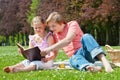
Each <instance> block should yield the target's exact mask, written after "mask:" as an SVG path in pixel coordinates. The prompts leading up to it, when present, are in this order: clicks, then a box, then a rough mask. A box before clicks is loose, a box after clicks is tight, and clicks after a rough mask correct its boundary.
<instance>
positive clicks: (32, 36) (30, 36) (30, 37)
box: [28, 34, 36, 40]
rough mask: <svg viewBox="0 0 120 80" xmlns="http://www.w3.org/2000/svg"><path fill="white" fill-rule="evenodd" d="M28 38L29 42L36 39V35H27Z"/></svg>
mask: <svg viewBox="0 0 120 80" xmlns="http://www.w3.org/2000/svg"><path fill="white" fill-rule="evenodd" d="M28 37H29V39H30V40H33V39H34V38H35V37H36V35H35V34H34V35H29V36H28Z"/></svg>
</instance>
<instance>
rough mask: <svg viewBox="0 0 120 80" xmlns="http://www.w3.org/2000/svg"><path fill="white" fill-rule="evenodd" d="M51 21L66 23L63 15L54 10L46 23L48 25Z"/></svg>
mask: <svg viewBox="0 0 120 80" xmlns="http://www.w3.org/2000/svg"><path fill="white" fill-rule="evenodd" d="M49 22H57V23H59V24H61V23H64V24H66V22H65V20H64V19H63V17H62V15H60V14H59V13H58V12H52V13H51V14H50V15H49V16H48V18H47V20H46V24H47V25H48V23H49Z"/></svg>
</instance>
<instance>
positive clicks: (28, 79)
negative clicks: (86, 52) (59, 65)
mask: <svg viewBox="0 0 120 80" xmlns="http://www.w3.org/2000/svg"><path fill="white" fill-rule="evenodd" d="M53 11H58V12H59V13H61V14H62V15H63V16H64V17H65V19H66V20H67V21H71V20H77V21H78V22H79V24H80V26H81V28H82V30H83V31H84V33H91V34H92V35H93V36H94V38H95V39H96V40H97V41H98V43H99V44H100V45H102V48H103V49H104V50H105V47H104V45H105V44H109V45H111V47H112V48H114V49H120V0H0V80H120V77H119V74H120V68H119V67H115V68H114V72H112V73H106V72H105V71H104V68H103V72H97V73H90V72H82V71H79V70H75V69H72V70H65V69H61V70H38V71H31V72H20V73H13V74H8V73H5V72H3V68H4V67H5V66H8V65H14V64H16V63H18V62H20V61H22V60H24V58H23V57H22V56H20V55H19V54H17V53H18V52H17V49H18V48H17V46H16V43H17V42H20V43H21V44H22V45H23V46H24V47H28V35H29V34H33V30H32V28H31V26H30V23H31V19H32V18H33V17H34V16H36V15H40V16H42V17H43V18H44V19H46V18H47V17H48V15H49V14H50V13H51V12H53ZM106 57H107V58H108V60H111V59H110V57H109V55H108V54H107V55H106ZM66 59H67V60H68V58H67V56H66V55H65V54H64V52H63V51H61V50H60V51H59V54H58V56H57V57H56V59H55V61H64V60H66Z"/></svg>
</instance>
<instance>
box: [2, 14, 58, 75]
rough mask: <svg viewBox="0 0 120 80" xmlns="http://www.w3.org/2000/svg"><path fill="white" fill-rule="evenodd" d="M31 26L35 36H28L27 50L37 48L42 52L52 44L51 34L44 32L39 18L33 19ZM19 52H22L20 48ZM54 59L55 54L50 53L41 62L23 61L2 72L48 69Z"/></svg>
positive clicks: (43, 26)
mask: <svg viewBox="0 0 120 80" xmlns="http://www.w3.org/2000/svg"><path fill="white" fill-rule="evenodd" d="M31 25H32V27H33V29H34V32H35V34H34V35H30V36H29V48H32V47H36V46H38V47H39V49H40V50H43V49H44V48H46V47H48V46H50V45H53V44H54V39H53V36H52V33H51V32H47V31H46V30H45V29H46V25H45V24H44V21H43V19H42V18H41V17H40V16H36V17H34V18H33V20H32V24H31ZM19 52H20V53H21V52H22V50H21V49H20V48H19ZM55 57H56V52H55V51H50V52H49V53H48V55H46V56H45V58H42V60H41V61H39V60H35V61H29V60H27V59H25V60H23V61H22V62H20V63H18V64H16V65H12V66H7V67H5V68H4V69H3V70H4V72H7V73H14V72H20V71H32V70H39V69H49V68H51V67H52V66H53V60H54V58H55Z"/></svg>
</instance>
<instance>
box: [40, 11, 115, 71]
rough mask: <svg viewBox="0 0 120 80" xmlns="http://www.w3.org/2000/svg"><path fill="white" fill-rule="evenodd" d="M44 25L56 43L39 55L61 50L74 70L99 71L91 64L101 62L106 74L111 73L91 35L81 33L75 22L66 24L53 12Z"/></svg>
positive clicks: (103, 54) (102, 52)
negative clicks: (51, 32)
mask: <svg viewBox="0 0 120 80" xmlns="http://www.w3.org/2000/svg"><path fill="white" fill-rule="evenodd" d="M46 23H47V25H48V27H49V29H50V30H51V31H53V35H54V38H55V41H56V43H55V44H53V45H52V46H50V47H47V48H45V49H43V50H42V51H41V54H47V53H49V52H50V51H53V50H58V49H60V48H63V50H64V51H65V53H66V55H67V56H68V57H69V58H70V59H69V61H70V64H71V66H72V67H73V68H75V69H78V70H82V71H91V72H94V71H101V67H100V66H95V65H94V64H93V63H94V62H95V61H96V60H101V61H102V63H103V65H104V67H105V71H106V72H112V71H113V69H112V67H111V65H110V63H109V62H108V60H107V59H106V57H105V53H104V51H103V50H102V48H101V47H100V45H99V44H98V43H97V42H96V40H95V39H94V38H93V37H92V35H90V34H84V33H83V32H82V30H81V29H80V26H79V24H78V23H77V21H70V22H68V23H66V21H65V20H64V19H63V17H62V16H61V15H60V14H59V13H58V12H53V13H51V14H50V15H49V17H48V18H47V20H46ZM80 40H81V41H80Z"/></svg>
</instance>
